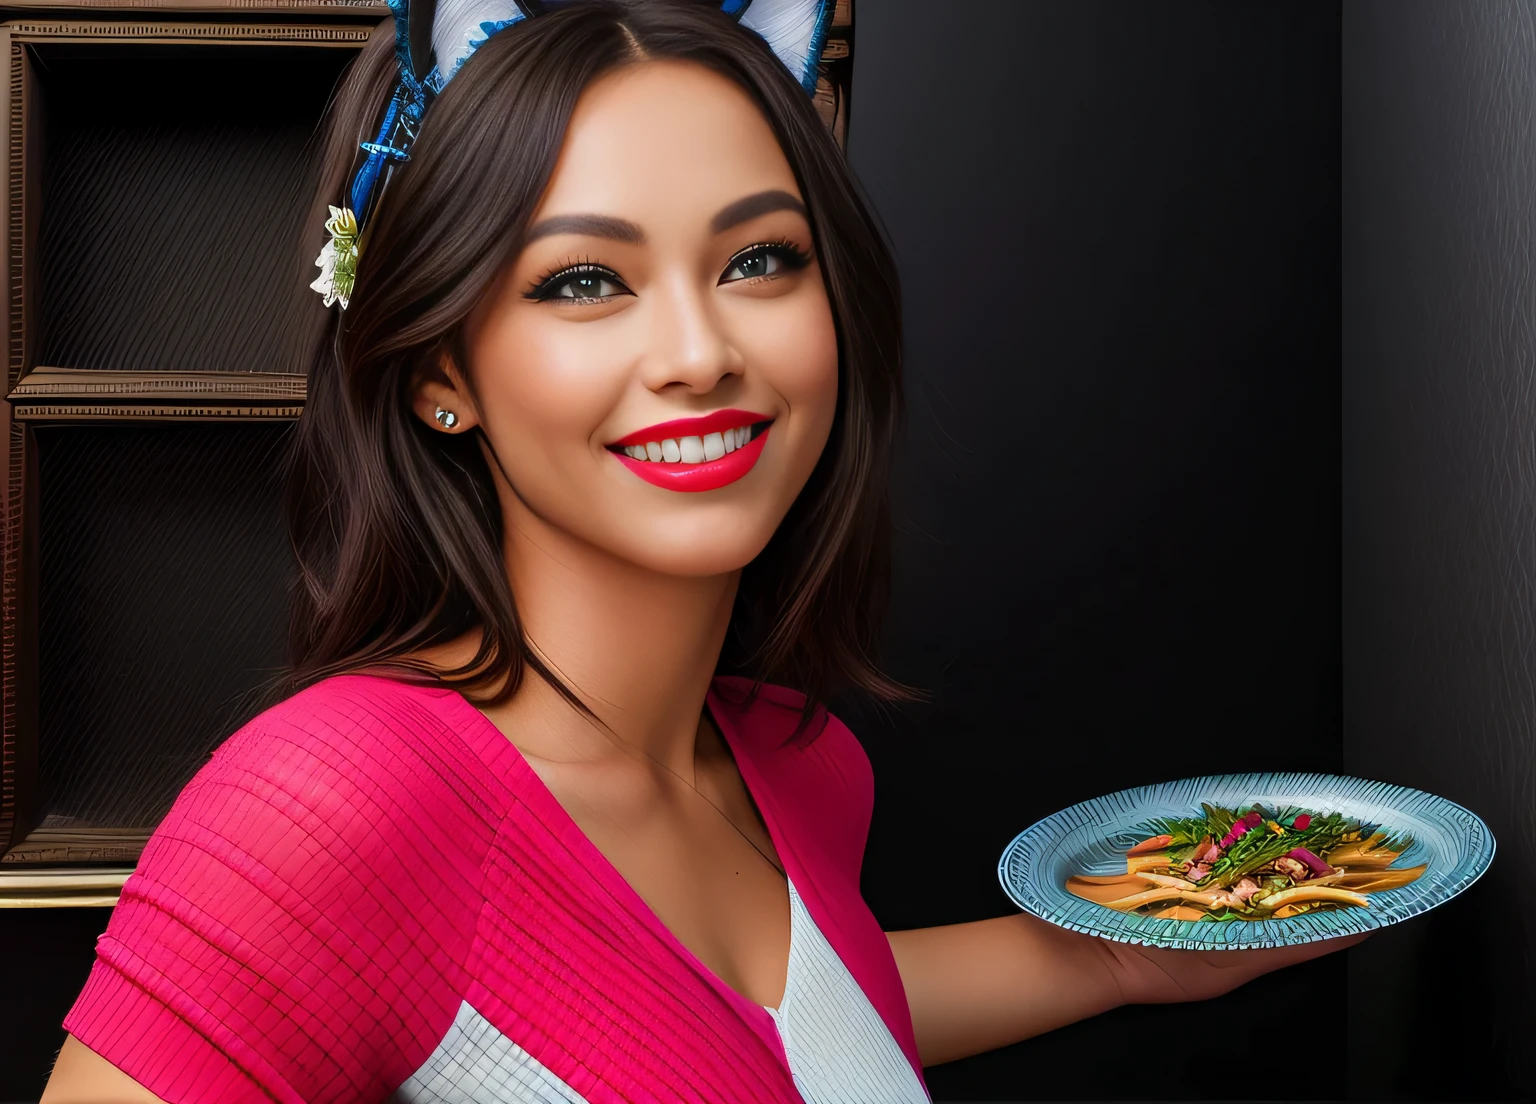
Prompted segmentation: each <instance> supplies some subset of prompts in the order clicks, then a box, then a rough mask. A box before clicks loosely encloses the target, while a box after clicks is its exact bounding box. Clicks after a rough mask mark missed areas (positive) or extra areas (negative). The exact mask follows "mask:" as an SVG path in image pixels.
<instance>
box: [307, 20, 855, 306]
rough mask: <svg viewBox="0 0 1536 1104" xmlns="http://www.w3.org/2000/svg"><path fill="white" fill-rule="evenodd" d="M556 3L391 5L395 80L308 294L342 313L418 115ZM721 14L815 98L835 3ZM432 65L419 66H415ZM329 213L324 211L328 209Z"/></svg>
mask: <svg viewBox="0 0 1536 1104" xmlns="http://www.w3.org/2000/svg"><path fill="white" fill-rule="evenodd" d="M560 2H561V0H389V10H390V12H391V13H393V15H394V18H395V58H396V60H397V62H398V63H399V69H400V75H399V79H398V82H397V83H396V85H395V92H394V95H393V96H392V97H391V98H390V101H389V107H388V109H387V110H386V111H385V112H384V122H383V125H381V126H380V127H379V133H378V136H377V137H376V138H374V140H373V141H371V142H364V143H362V147H361V148H362V149H364V150H366V151H367V153H368V157H367V159H366V160H365V161H364V162H363V164H362V167H361V168H360V169H358V171H357V175H356V176H354V177H353V179H352V189H351V194H350V196H349V197H348V203H347V205H346V206H345V207H331V208H330V212H331V217H330V218H328V219H327V220H326V222H325V229H326V231H327V232H328V233H329V234H330V235H331V240H330V241H328V242H327V243H326V244H325V248H324V249H323V250H322V251H321V253H320V257H319V259H318V260H316V261H315V264H317V265H319V266H320V275H319V276H318V277H317V278H316V279H315V281H314V283H312V284H310V285H309V286H310V287H312V288H313V289H314V290H316V291H318V292H319V293H320V294H321V295H323V296H325V305H326V306H327V307H329V306H330V305H331V304H332V303H335V302H337V301H338V300H339V301H340V303H341V306H342V309H343V310H345V309H346V306H347V300H348V299H349V298H350V297H351V295H352V283H353V280H354V279H355V278H356V275H357V258H358V251H359V238H360V236H361V234H362V224H363V222H364V221H365V220H366V219H367V218H368V215H369V202H370V201H371V200H374V199H376V197H377V195H378V194H379V193H380V192H381V191H382V187H381V185H380V180H381V178H382V180H383V182H384V183H388V181H389V177H390V173H391V172H393V170H394V165H395V162H397V161H409V160H410V148H411V143H412V142H413V141H414V140H415V138H416V131H417V129H418V128H419V127H420V126H421V117H422V114H423V113H424V112H425V111H426V109H427V106H428V105H429V104H430V103H431V102H432V100H433V98H434V97H436V96H437V94H438V93H439V92H441V91H442V90H443V86H444V85H446V84H447V83H448V82H449V81H450V80H452V79H453V76H454V74H455V73H457V72H458V71H459V68H460V66H462V65H463V64H464V62H465V61H466V60H467V59H468V58H469V55H470V54H472V53H474V52H475V50H477V49H478V48H479V47H481V46H484V45H485V43H486V41H487V40H488V39H489V38H490V37H491V36H492V35H493V34H495V33H496V32H497V31H500V30H504V29H506V28H507V27H510V26H512V25H513V24H515V23H520V22H522V21H523V20H524V19H528V18H530V17H532V16H536V15H538V14H540V13H541V12H542V11H545V10H548V9H550V8H553V7H555V6H557V5H558V3H560ZM717 2H718V3H719V5H720V10H721V11H722V12H724V13H725V14H726V15H728V16H730V17H731V18H732V19H735V20H736V21H737V22H738V23H740V24H741V25H742V26H743V27H749V28H751V29H752V30H753V31H756V32H757V33H758V34H759V35H761V36H762V37H763V39H764V40H766V41H767V43H768V45H769V46H771V47H772V48H773V52H774V53H775V54H777V55H778V58H779V60H780V61H782V62H783V63H784V64H785V65H786V66H787V67H788V68H789V71H790V72H791V73H793V74H794V75H795V77H796V78H797V79H798V80H799V81H800V85H801V87H803V88H804V89H805V90H806V92H808V93H814V92H815V91H816V77H817V71H818V63H819V62H820V60H821V51H822V48H823V47H824V46H825V45H826V42H827V28H828V27H829V26H830V25H831V23H832V13H833V11H834V9H835V8H836V7H837V3H836V0H717ZM417 58H420V59H422V60H423V61H426V62H429V64H428V65H426V66H422V65H418V64H417V63H416V61H415V59H417ZM328 206H329V205H328Z"/></svg>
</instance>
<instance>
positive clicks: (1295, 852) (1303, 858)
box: [1285, 847, 1333, 878]
mask: <svg viewBox="0 0 1536 1104" xmlns="http://www.w3.org/2000/svg"><path fill="white" fill-rule="evenodd" d="M1285 854H1286V857H1287V858H1291V859H1295V860H1297V861H1298V862H1304V863H1306V864H1307V868H1308V869H1310V870H1311V871H1312V876H1313V877H1314V878H1318V877H1321V876H1322V875H1324V874H1331V873H1333V867H1331V866H1329V865H1328V864H1327V863H1325V862H1324V861H1323V860H1322V859H1320V858H1318V857H1317V856H1316V855H1314V854H1312V852H1310V851H1308V850H1307V849H1306V848H1305V847H1293V848H1291V849H1290V850H1289V851H1287V852H1286V853H1285Z"/></svg>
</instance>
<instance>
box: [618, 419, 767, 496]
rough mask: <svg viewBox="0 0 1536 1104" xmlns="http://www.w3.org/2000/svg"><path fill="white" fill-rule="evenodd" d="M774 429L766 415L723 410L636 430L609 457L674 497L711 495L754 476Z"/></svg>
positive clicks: (619, 443)
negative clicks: (688, 493) (680, 493)
mask: <svg viewBox="0 0 1536 1104" xmlns="http://www.w3.org/2000/svg"><path fill="white" fill-rule="evenodd" d="M772 424H773V419H772V418H770V417H766V416H765V415H762V414H754V413H752V412H750V411H745V410H719V411H716V412H715V413H713V414H709V415H706V416H705V417H702V418H680V419H677V420H676V421H671V422H662V423H661V424H659V425H654V426H651V427H649V428H648V429H642V430H637V431H636V432H634V433H631V434H629V435H628V436H627V437H625V438H623V439H622V440H619V441H616V442H614V443H613V444H611V445H609V446H608V451H609V452H611V453H613V455H614V456H615V457H616V458H617V459H618V460H619V462H620V463H622V464H623V465H624V466H625V467H626V468H628V469H629V470H630V471H632V472H634V473H635V474H636V475H638V476H639V477H640V478H641V479H644V480H645V481H646V482H647V483H652V484H654V485H656V486H658V487H665V488H667V489H668V490H672V491H712V490H714V489H715V488H716V487H723V486H725V485H726V484H727V483H734V482H735V481H736V480H738V479H740V478H741V477H742V476H744V475H746V474H747V472H749V471H751V470H752V466H753V465H754V464H756V463H757V458H758V457H759V456H761V455H762V451H763V446H764V445H765V444H766V441H767V434H768V429H769V427H770V426H771V425H772Z"/></svg>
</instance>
